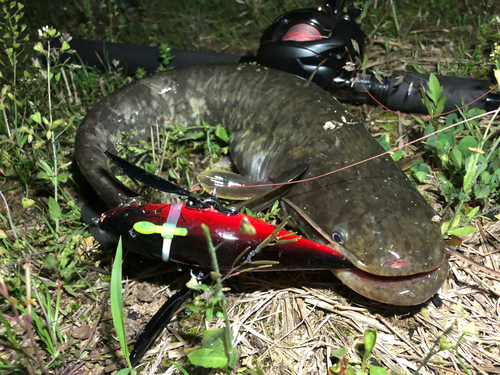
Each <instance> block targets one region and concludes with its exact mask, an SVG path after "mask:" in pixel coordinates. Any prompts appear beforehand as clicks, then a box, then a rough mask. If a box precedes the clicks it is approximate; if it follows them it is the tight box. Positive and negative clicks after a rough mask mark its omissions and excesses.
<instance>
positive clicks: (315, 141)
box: [75, 64, 449, 305]
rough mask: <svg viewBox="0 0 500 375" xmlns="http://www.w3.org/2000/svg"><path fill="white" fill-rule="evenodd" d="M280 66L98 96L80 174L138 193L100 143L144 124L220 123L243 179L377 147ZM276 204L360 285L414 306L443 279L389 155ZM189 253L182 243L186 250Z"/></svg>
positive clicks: (224, 68)
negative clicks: (344, 262) (347, 266)
mask: <svg viewBox="0 0 500 375" xmlns="http://www.w3.org/2000/svg"><path fill="white" fill-rule="evenodd" d="M305 82H306V81H305V80H303V79H300V78H298V77H295V76H292V75H290V74H288V73H284V72H279V71H276V70H272V69H268V68H264V67H260V66H252V65H237V64H234V65H233V64H227V65H204V66H193V67H186V68H177V69H174V70H170V71H167V72H164V73H159V74H156V75H153V76H149V77H147V78H143V79H141V80H138V81H135V82H132V83H130V84H128V85H126V86H124V87H122V88H121V89H119V90H117V91H115V92H114V93H112V94H111V95H109V96H107V97H105V98H104V99H102V100H101V101H100V102H99V103H98V104H97V105H96V106H95V107H94V108H92V109H91V110H90V112H89V113H88V114H87V116H86V117H85V119H84V120H83V122H82V124H81V126H80V128H79V130H78V133H77V136H76V140H75V149H76V159H77V161H78V164H79V166H80V169H81V170H82V172H83V174H84V175H85V177H86V178H87V180H88V181H89V183H90V184H91V185H92V187H93V188H94V189H95V190H96V191H97V193H98V194H99V195H100V196H101V197H102V198H103V201H104V202H106V203H107V204H108V205H109V206H110V207H112V206H117V205H119V204H120V202H121V201H122V199H123V198H126V197H131V196H136V195H137V194H136V193H134V192H132V191H130V190H129V189H127V188H126V187H125V186H123V185H122V184H121V183H119V182H118V180H117V179H116V178H115V177H114V176H113V174H112V173H111V172H110V170H109V167H108V162H107V158H106V156H105V154H104V151H105V150H110V151H112V152H113V151H114V150H115V148H116V144H117V143H118V142H119V141H120V140H121V138H122V135H123V132H131V131H132V130H135V136H136V137H138V138H140V139H144V140H148V139H149V136H150V127H151V126H152V125H154V124H158V125H159V126H160V127H161V126H165V127H168V126H169V124H171V123H173V122H175V123H179V124H182V125H195V124H196V125H197V124H200V123H201V118H202V117H203V119H204V120H205V121H206V122H208V123H210V124H221V125H222V126H224V127H225V128H226V130H227V132H228V133H229V135H230V141H229V149H230V153H231V156H232V158H233V161H234V163H235V166H236V167H237V169H238V171H239V172H240V173H241V174H243V175H244V176H246V177H248V178H251V179H253V180H257V181H262V183H273V182H276V181H279V182H281V181H283V180H284V179H286V177H288V176H291V175H293V171H297V170H301V169H305V172H304V174H303V175H302V178H303V179H307V178H311V177H315V176H320V175H323V174H325V173H327V172H330V171H333V170H336V169H340V168H342V167H345V166H348V165H350V164H353V163H355V162H359V161H362V160H364V159H367V158H370V157H372V156H375V155H378V154H380V153H382V152H384V150H383V148H382V147H381V146H380V145H379V143H378V142H377V141H376V140H375V139H374V138H373V137H372V136H371V135H370V134H369V133H368V131H367V130H366V129H365V128H364V126H363V124H362V123H361V122H360V121H359V120H357V119H356V118H355V117H354V116H353V115H352V114H351V113H349V112H348V110H347V109H346V108H345V107H344V106H343V105H342V104H340V103H339V102H338V101H337V100H336V99H335V98H333V97H332V96H330V95H329V94H328V93H327V92H325V91H323V90H322V89H321V88H319V87H317V86H315V85H307V84H305ZM285 198H286V199H285V200H284V202H282V204H283V209H284V210H285V212H286V214H288V215H290V216H291V217H292V219H293V220H294V221H295V223H296V224H297V225H298V226H299V227H300V228H301V229H302V230H303V231H304V232H305V233H306V234H307V235H308V237H309V238H310V239H312V240H313V241H316V242H318V243H321V244H328V243H330V244H331V246H332V247H333V248H334V249H335V250H337V251H338V252H339V253H340V254H342V255H343V256H344V257H345V258H347V259H348V260H349V261H350V262H352V263H353V264H354V265H355V266H356V269H354V270H332V272H334V274H335V275H336V276H337V277H338V278H339V279H340V280H341V281H342V282H343V283H344V284H345V285H347V286H348V287H350V288H352V289H353V290H355V291H356V292H358V293H360V294H362V295H364V296H366V297H368V298H371V299H374V300H377V301H380V302H384V303H388V304H395V305H417V304H420V303H422V302H424V301H426V300H428V299H429V298H430V297H432V295H434V294H435V293H436V292H437V290H438V289H439V288H440V287H441V285H442V283H443V282H444V280H445V279H446V277H447V275H448V270H449V265H448V263H447V261H446V256H445V244H444V240H443V239H442V236H441V225H440V219H439V216H437V215H436V213H435V211H434V210H433V209H432V208H431V207H430V206H429V204H428V203H427V202H426V200H425V199H424V198H423V197H422V195H420V193H419V192H418V191H417V189H416V188H415V187H414V186H413V185H412V184H411V182H410V181H409V180H408V178H407V177H406V175H405V173H404V172H403V171H402V170H401V169H399V168H398V167H397V166H396V164H395V163H394V162H393V160H392V159H391V158H390V156H388V155H384V156H381V157H378V158H376V159H373V160H370V161H368V162H365V163H362V164H359V165H357V166H355V167H352V168H348V169H345V170H342V171H339V172H338V173H333V174H330V175H327V176H325V177H323V178H321V179H315V180H310V181H307V182H302V183H297V184H295V185H294V186H293V187H292V188H291V189H290V191H288V192H287V193H286V196H285ZM186 251H189V249H186Z"/></svg>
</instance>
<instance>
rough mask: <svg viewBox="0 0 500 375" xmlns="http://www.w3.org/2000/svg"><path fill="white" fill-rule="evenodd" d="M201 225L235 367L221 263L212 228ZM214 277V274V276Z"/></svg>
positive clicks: (228, 354) (230, 363)
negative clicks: (220, 270) (214, 243)
mask: <svg viewBox="0 0 500 375" xmlns="http://www.w3.org/2000/svg"><path fill="white" fill-rule="evenodd" d="M201 227H202V228H203V231H204V232H205V236H206V238H207V243H208V250H209V252H210V257H211V258H212V266H213V268H214V272H215V275H216V277H214V279H215V282H216V289H215V294H216V295H220V296H221V297H220V304H221V309H222V315H223V316H224V323H225V327H224V338H225V340H224V345H225V347H226V354H227V357H228V359H229V367H233V365H234V363H232V362H234V359H235V355H234V351H235V349H234V347H233V332H232V331H231V323H230V321H229V316H228V314H227V308H226V303H227V301H226V299H225V297H224V294H223V292H222V282H221V276H220V272H219V264H218V263H217V255H216V254H215V251H216V249H215V247H214V245H213V243H212V238H211V237H210V228H208V226H207V225H205V224H201ZM212 277H213V276H212Z"/></svg>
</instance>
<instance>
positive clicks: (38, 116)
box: [30, 112, 42, 125]
mask: <svg viewBox="0 0 500 375" xmlns="http://www.w3.org/2000/svg"><path fill="white" fill-rule="evenodd" d="M30 118H31V119H32V120H33V121H35V122H36V123H37V124H39V125H42V115H41V114H40V112H36V113H33V114H32V115H31V116H30Z"/></svg>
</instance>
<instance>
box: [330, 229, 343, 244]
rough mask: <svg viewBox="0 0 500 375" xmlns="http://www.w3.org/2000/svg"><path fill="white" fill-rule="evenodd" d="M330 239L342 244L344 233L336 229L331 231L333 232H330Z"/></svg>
mask: <svg viewBox="0 0 500 375" xmlns="http://www.w3.org/2000/svg"><path fill="white" fill-rule="evenodd" d="M332 239H333V240H334V241H335V242H337V243H339V244H341V245H342V244H343V243H344V241H345V236H344V234H343V233H342V232H341V231H339V230H336V231H333V233H332Z"/></svg>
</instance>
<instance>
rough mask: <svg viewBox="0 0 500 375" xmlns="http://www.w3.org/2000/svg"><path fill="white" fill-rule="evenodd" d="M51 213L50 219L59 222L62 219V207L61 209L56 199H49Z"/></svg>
mask: <svg viewBox="0 0 500 375" xmlns="http://www.w3.org/2000/svg"><path fill="white" fill-rule="evenodd" d="M49 213H50V218H51V219H52V220H54V221H58V220H60V219H61V217H62V215H61V207H59V203H58V202H57V201H56V200H55V199H54V197H49Z"/></svg>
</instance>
